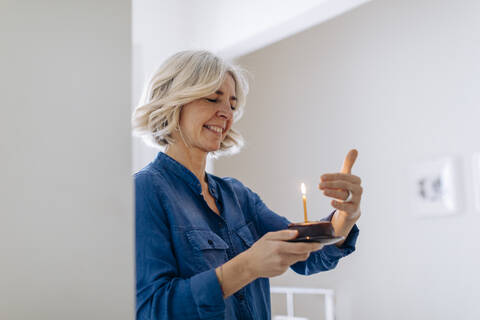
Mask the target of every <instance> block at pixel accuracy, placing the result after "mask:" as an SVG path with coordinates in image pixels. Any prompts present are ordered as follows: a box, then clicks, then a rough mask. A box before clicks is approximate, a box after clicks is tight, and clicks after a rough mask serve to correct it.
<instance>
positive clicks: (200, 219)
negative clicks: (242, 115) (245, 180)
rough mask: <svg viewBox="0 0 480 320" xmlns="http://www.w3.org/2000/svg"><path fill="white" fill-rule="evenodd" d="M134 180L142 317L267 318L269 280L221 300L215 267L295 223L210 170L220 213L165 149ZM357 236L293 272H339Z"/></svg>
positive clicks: (139, 310) (142, 319)
mask: <svg viewBox="0 0 480 320" xmlns="http://www.w3.org/2000/svg"><path fill="white" fill-rule="evenodd" d="M134 180H135V196H136V201H135V222H136V225H135V228H136V232H135V237H136V315H137V319H139V320H146V319H148V320H160V319H161V320H166V319H181V320H187V319H242V320H246V319H249V320H250V319H252V320H253V319H255V320H259V319H265V320H270V319H271V311H270V285H269V280H268V278H259V279H256V280H255V281H253V282H251V283H250V284H248V285H246V286H245V287H243V288H242V289H240V290H239V291H238V292H236V293H235V294H233V295H232V296H230V297H228V298H226V299H223V297H222V291H221V288H220V284H219V282H218V279H217V276H216V274H215V268H216V267H218V266H220V265H222V264H223V263H225V262H227V261H228V260H230V259H232V258H234V257H235V256H236V255H238V254H239V253H241V252H242V251H245V250H247V249H248V248H250V246H252V244H253V243H254V242H255V241H257V240H258V239H259V238H260V237H262V236H263V235H264V234H265V233H267V232H270V231H278V230H281V229H285V228H287V225H288V224H289V223H290V222H289V221H288V220H287V219H286V218H285V217H282V216H280V215H278V214H276V213H275V212H273V211H271V210H270V209H268V207H267V206H266V205H265V204H264V203H263V202H262V200H261V199H260V197H259V196H258V195H257V194H256V193H254V192H253V191H252V190H250V189H249V188H247V187H245V186H244V185H243V184H242V183H241V182H239V181H238V180H236V179H233V178H219V177H217V176H214V175H212V174H208V173H207V174H206V180H207V183H208V189H209V191H210V194H211V195H212V196H213V197H214V198H215V201H216V204H217V207H218V209H219V211H220V215H217V214H216V213H215V212H213V211H212V210H211V209H210V208H209V206H208V204H207V203H206V201H205V200H204V198H203V196H202V194H201V192H202V188H201V185H200V182H199V181H198V179H197V178H196V176H195V175H194V174H193V173H192V172H191V171H190V170H188V169H187V168H186V167H184V166H183V165H182V164H180V163H179V162H177V161H175V160H174V159H173V158H171V157H169V156H167V155H166V154H164V153H162V152H159V153H158V155H157V157H156V158H155V160H154V161H152V162H151V163H149V164H148V165H147V166H146V167H145V168H143V169H142V170H140V171H139V172H137V173H136V174H135V175H134ZM332 215H333V213H331V214H330V215H328V216H327V217H325V218H324V219H322V220H330V219H331V217H332ZM358 233H359V230H358V228H357V226H356V225H355V226H354V227H353V229H352V230H351V232H350V233H349V235H348V237H347V239H346V241H345V243H344V244H343V245H342V247H341V248H338V247H337V246H335V245H328V246H325V247H324V248H322V249H321V250H319V251H317V252H314V253H312V254H311V255H310V257H309V258H308V260H306V261H304V262H298V263H296V264H294V265H292V266H291V268H292V269H293V270H294V271H295V272H296V273H299V274H302V275H311V274H314V273H317V272H320V271H326V270H330V269H333V268H335V266H336V265H337V263H338V261H339V259H340V258H342V257H344V256H346V255H348V254H350V253H351V252H353V251H354V250H355V242H356V239H357V237H358Z"/></svg>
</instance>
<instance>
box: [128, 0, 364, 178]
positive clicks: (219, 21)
mask: <svg viewBox="0 0 480 320" xmlns="http://www.w3.org/2000/svg"><path fill="white" fill-rule="evenodd" d="M368 1H369V0H288V1H276V0H262V1H257V0H245V1H236V2H232V1H222V0H203V1H176V0H163V1H155V0H134V1H133V3H132V10H133V33H132V39H133V43H134V49H133V56H134V58H133V71H134V73H133V100H132V102H133V106H135V105H136V104H137V103H138V100H139V98H140V95H141V90H142V87H143V85H144V83H145V81H146V80H147V79H148V78H149V76H150V75H151V74H152V73H153V72H154V71H155V69H156V68H157V67H158V66H159V65H160V64H161V63H162V62H163V61H164V60H165V59H166V58H167V57H168V56H170V55H172V54H174V53H175V52H177V51H180V50H186V49H206V50H210V51H212V52H216V53H219V54H220V55H222V56H224V57H225V58H235V57H237V56H239V55H243V54H247V53H250V52H252V51H255V50H258V49H260V48H262V47H264V46H266V45H268V44H271V43H274V42H276V41H279V40H281V39H283V38H285V37H287V36H290V35H292V34H294V33H297V32H300V31H303V30H305V29H307V28H309V27H311V26H314V25H316V24H319V23H321V22H323V21H326V20H328V19H330V18H332V17H335V16H337V15H339V14H342V13H344V12H346V11H348V10H350V9H352V8H354V7H356V6H359V5H360V4H363V3H365V2H368ZM157 152H158V150H156V149H152V148H148V147H146V146H145V145H143V143H141V141H140V140H139V139H137V138H135V139H134V159H133V170H134V171H137V170H138V169H140V168H142V167H143V166H144V165H145V164H146V163H148V162H149V161H150V160H151V159H152V158H153V157H154V156H155V154H156V153H157Z"/></svg>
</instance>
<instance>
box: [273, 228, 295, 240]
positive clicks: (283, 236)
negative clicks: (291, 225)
mask: <svg viewBox="0 0 480 320" xmlns="http://www.w3.org/2000/svg"><path fill="white" fill-rule="evenodd" d="M297 235H298V231H297V230H280V231H274V232H269V233H267V234H266V235H265V238H266V239H269V240H291V239H295V238H296V237H297Z"/></svg>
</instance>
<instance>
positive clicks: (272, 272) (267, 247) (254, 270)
mask: <svg viewBox="0 0 480 320" xmlns="http://www.w3.org/2000/svg"><path fill="white" fill-rule="evenodd" d="M296 236H297V231H296V230H280V231H276V232H269V233H267V234H265V235H264V236H263V237H261V238H260V239H259V240H258V241H257V242H255V243H254V244H253V245H252V247H251V248H250V249H248V250H246V251H244V252H243V255H244V257H243V258H244V259H245V261H246V268H247V270H248V271H249V272H250V273H251V275H252V276H253V278H267V277H275V276H278V275H281V274H283V273H284V272H285V271H287V269H288V268H289V267H290V266H291V265H292V264H294V263H296V262H298V261H305V260H307V259H308V257H309V256H310V253H311V252H314V251H317V250H320V249H321V248H322V247H323V244H320V243H316V242H287V241H286V240H291V239H294V238H295V237H296Z"/></svg>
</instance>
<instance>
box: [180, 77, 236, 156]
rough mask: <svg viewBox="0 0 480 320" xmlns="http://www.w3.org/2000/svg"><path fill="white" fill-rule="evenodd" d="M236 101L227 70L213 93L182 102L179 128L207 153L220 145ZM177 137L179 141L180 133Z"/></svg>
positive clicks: (197, 146)
mask: <svg viewBox="0 0 480 320" xmlns="http://www.w3.org/2000/svg"><path fill="white" fill-rule="evenodd" d="M236 104H237V101H236V96H235V81H234V80H233V77H232V76H231V75H230V74H227V76H226V77H225V81H224V82H223V84H222V85H221V87H220V88H219V89H218V90H217V91H216V92H215V93H213V94H211V95H209V96H206V97H204V98H200V99H197V100H194V101H192V102H190V103H188V104H186V105H184V106H183V108H182V111H181V113H180V129H181V132H182V135H183V138H184V139H185V141H186V143H187V144H188V145H189V146H190V147H192V148H197V149H199V150H201V151H203V152H207V153H208V152H211V151H216V150H218V149H220V144H221V142H222V141H223V139H224V138H225V136H226V135H227V132H228V130H230V127H231V126H232V122H233V110H234V109H235V108H236ZM178 138H180V140H177V141H182V140H181V137H178Z"/></svg>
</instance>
